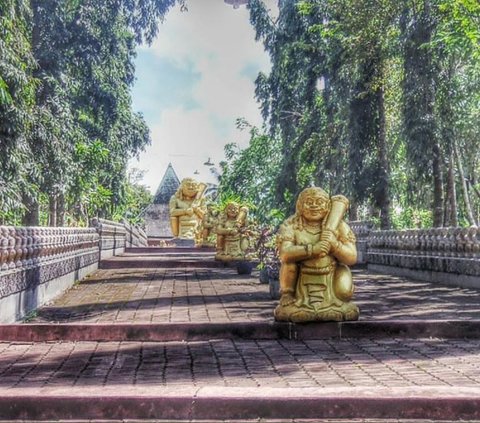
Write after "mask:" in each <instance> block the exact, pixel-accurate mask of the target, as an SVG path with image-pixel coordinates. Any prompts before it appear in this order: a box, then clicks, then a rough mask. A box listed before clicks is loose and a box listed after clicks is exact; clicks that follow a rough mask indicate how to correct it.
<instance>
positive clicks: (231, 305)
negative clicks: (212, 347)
mask: <svg viewBox="0 0 480 423" xmlns="http://www.w3.org/2000/svg"><path fill="white" fill-rule="evenodd" d="M354 278H355V281H356V294H355V298H354V300H355V302H356V303H357V304H358V305H359V307H360V312H361V315H360V320H391V319H395V320H406V319H435V320H442V319H453V320H471V319H476V318H478V317H479V316H480V291H478V290H474V289H465V288H453V287H448V286H442V285H434V284H431V283H428V282H420V281H414V280H409V279H406V278H401V277H394V276H387V275H380V274H369V273H367V272H366V270H362V269H358V270H355V271H354ZM274 307H275V302H274V301H272V300H271V299H270V296H269V294H268V286H267V285H262V284H260V283H259V281H258V273H257V272H254V273H253V274H252V276H243V275H237V272H236V271H235V270H234V269H230V268H218V269H208V268H197V269H181V268H179V269H168V268H167V269H109V270H98V271H97V272H96V273H94V274H93V275H92V276H91V277H89V278H88V279H86V280H84V281H83V282H82V283H80V284H78V285H76V286H74V287H73V288H72V289H71V290H70V291H68V292H67V293H66V294H65V295H63V296H62V297H60V298H59V299H58V300H56V301H55V302H54V303H53V304H51V305H49V306H46V307H43V308H41V309H40V310H39V311H38V315H37V317H36V318H34V319H33V320H31V321H32V322H86V323H125V322H138V323H140V322H152V323H163V322H227V321H230V322H242V321H265V320H268V321H272V320H273V316H272V312H273V308H274Z"/></svg>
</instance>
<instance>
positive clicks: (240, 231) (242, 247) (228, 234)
mask: <svg viewBox="0 0 480 423" xmlns="http://www.w3.org/2000/svg"><path fill="white" fill-rule="evenodd" d="M247 215H248V208H247V207H245V206H242V207H241V206H240V205H239V204H237V203H235V202H233V201H232V202H230V203H228V204H227V206H226V207H225V211H224V212H223V213H222V214H221V215H220V218H219V220H218V226H217V231H216V232H217V254H216V255H215V258H216V259H217V260H222V261H229V260H244V259H245V254H246V252H247V249H248V247H249V239H248V231H247Z"/></svg>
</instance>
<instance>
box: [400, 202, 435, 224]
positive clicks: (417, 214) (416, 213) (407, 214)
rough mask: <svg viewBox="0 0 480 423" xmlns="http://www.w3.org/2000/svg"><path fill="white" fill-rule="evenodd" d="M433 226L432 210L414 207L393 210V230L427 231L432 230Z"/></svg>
mask: <svg viewBox="0 0 480 423" xmlns="http://www.w3.org/2000/svg"><path fill="white" fill-rule="evenodd" d="M432 225H433V215H432V212H431V211H430V210H420V209H416V208H412V207H407V208H404V209H394V210H393V213H392V227H393V229H410V228H418V229H426V228H431V227H432Z"/></svg>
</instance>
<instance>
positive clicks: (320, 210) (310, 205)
mask: <svg viewBox="0 0 480 423" xmlns="http://www.w3.org/2000/svg"><path fill="white" fill-rule="evenodd" d="M302 206H303V207H302V210H303V213H302V214H303V217H304V218H305V219H307V220H310V221H314V222H316V221H321V220H323V219H324V218H325V216H326V215H327V213H328V198H325V197H322V196H320V195H318V194H315V193H312V194H309V195H307V197H305V200H304V201H303V205H302Z"/></svg>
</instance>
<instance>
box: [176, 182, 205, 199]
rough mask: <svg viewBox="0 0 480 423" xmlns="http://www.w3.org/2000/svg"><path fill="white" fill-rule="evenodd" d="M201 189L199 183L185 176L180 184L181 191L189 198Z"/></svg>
mask: <svg viewBox="0 0 480 423" xmlns="http://www.w3.org/2000/svg"><path fill="white" fill-rule="evenodd" d="M199 189H200V188H199V183H198V182H197V181H195V179H192V178H185V179H183V180H182V183H181V184H180V192H181V193H182V195H183V196H184V197H187V198H191V197H195V196H196V195H197V193H198V191H199Z"/></svg>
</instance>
